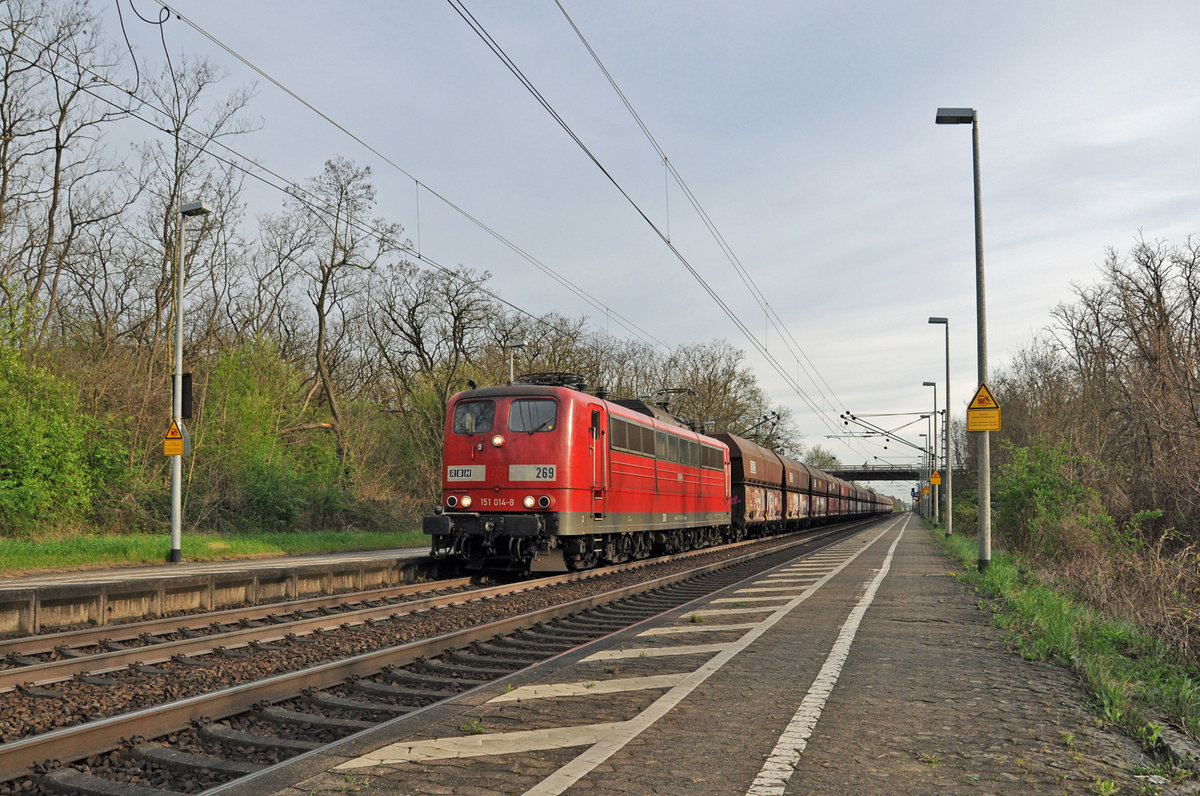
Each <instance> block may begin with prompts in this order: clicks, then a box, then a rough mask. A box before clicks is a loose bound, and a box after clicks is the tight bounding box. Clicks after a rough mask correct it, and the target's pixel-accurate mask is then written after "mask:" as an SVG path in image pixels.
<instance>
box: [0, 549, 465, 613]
mask: <svg viewBox="0 0 1200 796" xmlns="http://www.w3.org/2000/svg"><path fill="white" fill-rule="evenodd" d="M441 569H442V568H441V567H440V566H439V565H438V563H437V562H433V561H431V560H430V559H429V548H427V547H420V548H399V549H394V550H369V551H362V552H353V553H329V554H322V555H303V556H280V557H275V558H256V559H237V560H229V561H207V562H188V561H184V562H180V563H178V564H155V565H131V566H127V567H112V568H103V569H85V570H77V571H71V572H48V573H39V574H32V575H24V576H20V577H15V578H4V579H2V580H0V633H7V634H13V635H19V634H32V633H36V632H38V631H40V630H46V629H53V628H61V627H70V626H73V625H86V624H92V625H104V624H108V623H111V622H117V621H122V620H128V619H139V618H142V617H149V616H161V615H164V614H169V613H172V612H175V611H188V610H217V609H220V608H225V607H230V606H235V605H243V604H248V605H253V604H257V603H261V602H267V601H271V600H278V599H295V598H298V597H304V596H316V595H322V594H334V593H338V592H343V591H353V590H362V589H369V588H376V587H378V588H383V587H387V586H392V585H396V584H398V583H405V582H413V581H416V580H418V579H422V578H426V577H436V576H438V574H439V573H440V571H441Z"/></svg>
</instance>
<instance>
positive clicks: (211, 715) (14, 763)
mask: <svg viewBox="0 0 1200 796" xmlns="http://www.w3.org/2000/svg"><path fill="white" fill-rule="evenodd" d="M848 530H851V529H850V528H841V529H839V530H837V531H833V530H830V533H831V534H832V533H845V532H846V531H848ZM822 537H823V535H821V536H817V537H813V536H812V535H809V536H807V537H805V538H803V539H792V540H789V541H787V542H784V543H782V544H779V545H776V546H774V547H771V548H769V549H767V550H760V551H755V552H752V553H746V554H744V555H741V556H737V557H735V558H731V559H726V560H724V561H717V562H711V563H709V564H705V565H702V566H700V567H696V568H694V569H690V570H685V571H682V572H676V573H672V574H669V575H663V576H660V577H658V578H654V579H651V580H649V581H642V582H640V583H635V584H631V585H629V586H623V587H621V588H618V589H611V590H609V591H605V592H601V593H598V594H594V595H590V596H587V597H580V598H577V599H574V600H571V601H569V602H566V603H562V604H559V605H555V606H550V607H548V608H544V609H540V610H537V611H531V612H528V613H525V614H518V615H516V616H512V617H507V618H505V619H499V620H494V621H492V622H489V623H486V624H483V625H478V626H476V627H473V628H466V629H463V630H459V631H455V632H451V633H446V634H443V635H440V636H435V637H433V638H429V639H423V640H420V641H413V642H408V643H406V644H401V645H398V646H395V647H389V648H386V649H382V650H375V651H373V652H368V653H363V654H361V655H357V656H354V657H352V658H347V659H344V660H340V661H333V662H329V663H324V664H318V665H316V666H313V667H309V668H307V669H302V670H299V671H295V672H288V673H285V674H281V675H275V676H273V677H269V678H266V679H264V680H259V681H255V682H252V683H243V684H240V685H236V686H232V687H230V688H226V689H223V690H221V691H214V692H210V693H208V694H201V695H198V696H194V697H187V698H185V699H181V700H178V701H175V702H171V703H168V704H165V705H155V706H151V707H148V708H143V709H141V710H137V711H134V712H132V713H124V714H121V715H118V716H111V717H108V718H104V719H100V720H98V721H94V722H88V723H86V724H80V725H75V726H73V727H64V728H62V729H59V730H54V731H52V732H49V733H44V734H41V735H36V736H31V737H28V738H22V739H19V740H16V741H12V742H9V743H6V744H2V745H0V782H3V781H6V780H10V779H14V778H16V777H20V776H24V775H25V774H27V773H28V772H29V769H30V768H31V766H33V765H34V764H36V763H37V762H39V761H43V760H47V759H51V758H53V759H57V760H78V759H81V758H85V757H88V756H90V755H94V754H100V753H103V752H107V751H111V750H112V749H115V748H117V747H119V746H120V745H121V744H122V743H123V741H124V740H125V739H128V738H131V737H134V736H141V737H147V738H151V737H156V736H160V735H166V734H168V733H172V732H177V731H179V730H182V729H185V728H186V727H187V726H189V724H190V723H191V722H193V721H196V720H200V719H221V718H225V717H228V716H231V715H235V714H237V713H241V712H244V711H246V710H248V709H250V708H251V707H253V706H254V705H255V704H256V703H258V702H260V701H263V700H266V701H271V702H278V701H281V700H285V699H291V698H293V697H296V696H298V695H299V694H300V693H302V692H303V691H304V690H305V689H307V688H317V689H321V688H329V687H331V686H334V685H338V684H340V683H342V682H344V681H345V680H346V679H347V678H349V677H352V676H360V677H361V676H367V675H372V674H376V673H378V672H379V671H381V670H382V669H383V668H384V667H386V666H395V665H404V664H406V663H412V662H413V661H415V660H417V659H418V658H428V657H432V656H434V655H437V654H440V653H441V652H444V651H446V650H448V649H456V648H459V647H465V646H468V645H470V644H472V643H474V642H478V641H484V640H486V639H490V638H493V637H496V636H502V635H506V634H510V633H514V632H516V631H518V630H521V629H523V628H526V627H531V626H533V625H536V624H539V623H542V622H547V621H550V620H553V619H557V618H560V617H563V616H567V615H569V614H572V613H575V612H578V611H582V610H586V609H588V608H592V607H595V606H597V605H602V604H605V603H609V602H613V601H616V600H620V599H623V598H625V597H628V596H630V595H633V594H638V593H641V592H645V591H651V590H653V589H656V588H659V587H662V586H667V585H670V584H672V583H675V582H678V581H682V580H686V579H688V578H692V577H696V576H699V575H704V574H707V573H709V572H713V571H716V570H718V569H723V568H725V567H729V566H732V565H735V564H738V563H742V562H745V561H749V560H752V559H754V558H760V557H763V556H767V555H771V554H774V553H778V552H782V551H783V550H786V549H788V548H791V547H799V546H801V545H804V544H809V543H811V542H813V541H818V540H819V539H821V538H822ZM712 549H713V548H708V550H707V552H711V550H712ZM535 583H539V584H542V585H545V581H536V582H535ZM614 632H616V631H614ZM560 654H561V653H560ZM447 696H451V695H450V694H447Z"/></svg>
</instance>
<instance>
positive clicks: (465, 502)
mask: <svg viewBox="0 0 1200 796" xmlns="http://www.w3.org/2000/svg"><path fill="white" fill-rule="evenodd" d="M459 502H460V503H462V507H463V508H464V509H469V508H471V504H472V503H473V502H474V501H472V500H471V496H470V495H463V496H462V500H461V501H459Z"/></svg>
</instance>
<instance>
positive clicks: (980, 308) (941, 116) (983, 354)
mask: <svg viewBox="0 0 1200 796" xmlns="http://www.w3.org/2000/svg"><path fill="white" fill-rule="evenodd" d="M935 121H936V122H937V123H938V124H970V125H971V155H972V163H973V167H974V168H973V172H974V177H975V325H976V334H977V337H978V341H977V345H978V348H979V355H978V360H979V362H978V370H979V383H980V384H983V383H984V382H985V381H986V380H987V319H986V312H985V306H986V305H985V302H984V290H983V208H982V205H981V200H980V190H979V115H978V114H977V113H976V112H975V109H974V108H938V110H937V117H936V119H935ZM973 433H976V434H978V435H979V464H978V470H979V571H980V572H982V571H983V570H985V569H987V566H988V563H989V562H991V560H992V470H991V451H990V439H989V436H988V435H989V433H990V432H987V431H977V432H973Z"/></svg>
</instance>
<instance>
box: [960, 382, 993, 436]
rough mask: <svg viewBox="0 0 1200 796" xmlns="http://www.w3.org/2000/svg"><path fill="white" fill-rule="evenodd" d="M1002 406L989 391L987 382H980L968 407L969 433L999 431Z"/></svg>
mask: <svg viewBox="0 0 1200 796" xmlns="http://www.w3.org/2000/svg"><path fill="white" fill-rule="evenodd" d="M999 430H1000V404H999V403H997V402H996V398H995V397H994V396H993V395H992V391H991V390H989V389H988V386H987V382H980V383H979V389H978V390H976V391H975V397H974V398H972V399H971V403H970V404H969V405H968V406H967V431H999Z"/></svg>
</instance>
